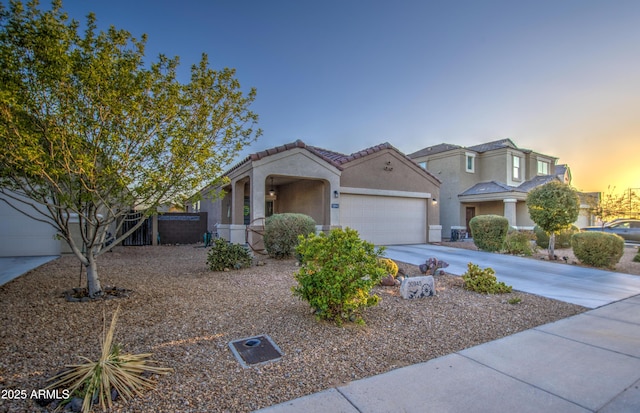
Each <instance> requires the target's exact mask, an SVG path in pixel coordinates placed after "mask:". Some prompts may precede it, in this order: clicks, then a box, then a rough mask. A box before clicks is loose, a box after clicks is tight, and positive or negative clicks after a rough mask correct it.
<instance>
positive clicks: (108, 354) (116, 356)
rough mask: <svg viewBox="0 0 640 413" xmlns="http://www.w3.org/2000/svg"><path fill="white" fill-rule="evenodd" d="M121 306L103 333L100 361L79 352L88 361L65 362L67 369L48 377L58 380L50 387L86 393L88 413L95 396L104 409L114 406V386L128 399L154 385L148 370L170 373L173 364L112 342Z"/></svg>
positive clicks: (84, 409) (83, 404) (84, 410)
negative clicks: (157, 363)
mask: <svg viewBox="0 0 640 413" xmlns="http://www.w3.org/2000/svg"><path fill="white" fill-rule="evenodd" d="M119 311H120V307H118V308H117V309H116V311H115V312H114V313H113V317H112V319H111V326H110V327H109V330H106V324H105V325H104V333H103V337H102V354H101V356H100V358H99V359H98V360H97V361H91V360H90V359H88V358H86V357H82V356H80V358H82V359H83V360H86V363H83V364H75V365H69V366H66V367H67V370H65V371H63V372H62V373H60V374H57V375H56V376H54V377H52V378H50V379H49V381H54V380H56V381H55V382H54V383H53V384H51V385H50V386H48V389H56V388H67V389H69V393H70V394H74V393H78V392H79V393H80V394H84V400H83V403H82V411H83V412H85V413H87V412H89V410H90V409H91V405H92V404H93V403H94V400H95V399H97V401H98V402H99V403H100V407H101V408H102V409H105V408H106V407H107V406H108V407H111V399H112V398H111V391H112V389H115V390H116V391H117V392H118V395H120V397H122V398H123V400H125V401H126V402H128V401H129V400H130V399H131V398H132V397H133V396H134V395H141V394H142V391H143V390H151V389H153V388H155V385H156V383H155V381H153V380H152V379H151V378H150V377H146V376H144V375H143V373H147V374H167V373H169V372H170V371H173V369H171V368H166V367H159V366H154V365H150V364H148V363H150V362H151V363H153V362H152V361H151V360H148V358H149V357H151V353H145V354H120V345H118V344H113V335H114V332H115V327H116V321H117V319H118V312H119ZM103 321H106V320H104V317H103Z"/></svg>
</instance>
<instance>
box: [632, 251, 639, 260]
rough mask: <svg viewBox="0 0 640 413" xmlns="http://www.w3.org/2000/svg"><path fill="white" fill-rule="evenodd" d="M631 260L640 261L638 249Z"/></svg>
mask: <svg viewBox="0 0 640 413" xmlns="http://www.w3.org/2000/svg"><path fill="white" fill-rule="evenodd" d="M633 262H640V250H638V252H637V253H636V256H635V257H633Z"/></svg>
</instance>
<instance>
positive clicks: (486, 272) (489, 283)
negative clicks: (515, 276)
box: [462, 263, 512, 294]
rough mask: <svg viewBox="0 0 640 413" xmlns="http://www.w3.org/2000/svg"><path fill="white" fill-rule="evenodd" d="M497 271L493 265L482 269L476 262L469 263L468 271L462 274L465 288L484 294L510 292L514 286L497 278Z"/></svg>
mask: <svg viewBox="0 0 640 413" xmlns="http://www.w3.org/2000/svg"><path fill="white" fill-rule="evenodd" d="M495 274H496V272H495V271H494V270H493V268H491V267H487V268H485V269H481V268H480V267H479V266H477V265H476V264H472V263H469V264H468V265H467V272H465V273H464V274H462V280H463V281H464V288H465V289H467V290H471V291H475V292H477V293H483V294H503V293H510V292H511V290H512V287H511V286H509V285H506V284H505V283H503V282H502V281H500V282H499V281H498V279H497V278H496V275H495Z"/></svg>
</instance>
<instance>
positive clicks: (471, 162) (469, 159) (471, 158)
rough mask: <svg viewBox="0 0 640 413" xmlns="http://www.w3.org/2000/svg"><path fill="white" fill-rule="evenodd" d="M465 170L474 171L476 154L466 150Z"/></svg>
mask: <svg viewBox="0 0 640 413" xmlns="http://www.w3.org/2000/svg"><path fill="white" fill-rule="evenodd" d="M465 171H467V172H471V173H474V172H475V171H476V154H475V153H469V152H467V153H466V154H465Z"/></svg>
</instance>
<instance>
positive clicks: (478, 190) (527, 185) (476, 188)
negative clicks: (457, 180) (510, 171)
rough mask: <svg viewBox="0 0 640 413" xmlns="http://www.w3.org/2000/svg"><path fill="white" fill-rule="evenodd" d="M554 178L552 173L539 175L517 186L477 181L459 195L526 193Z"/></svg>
mask: <svg viewBox="0 0 640 413" xmlns="http://www.w3.org/2000/svg"><path fill="white" fill-rule="evenodd" d="M554 179H557V178H556V177H555V176H553V175H540V176H536V177H534V178H533V179H530V180H528V181H526V182H523V183H522V184H520V185H518V186H510V185H507V184H505V183H502V182H498V181H488V182H479V183H477V184H475V185H473V186H472V187H471V188H469V189H467V190H466V191H464V192H462V193H461V194H460V196H464V195H481V194H496V193H503V192H518V193H527V192H529V191H531V190H532V189H534V188H536V187H538V186H540V185H544V184H546V183H547V182H551V181H553V180H554Z"/></svg>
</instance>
